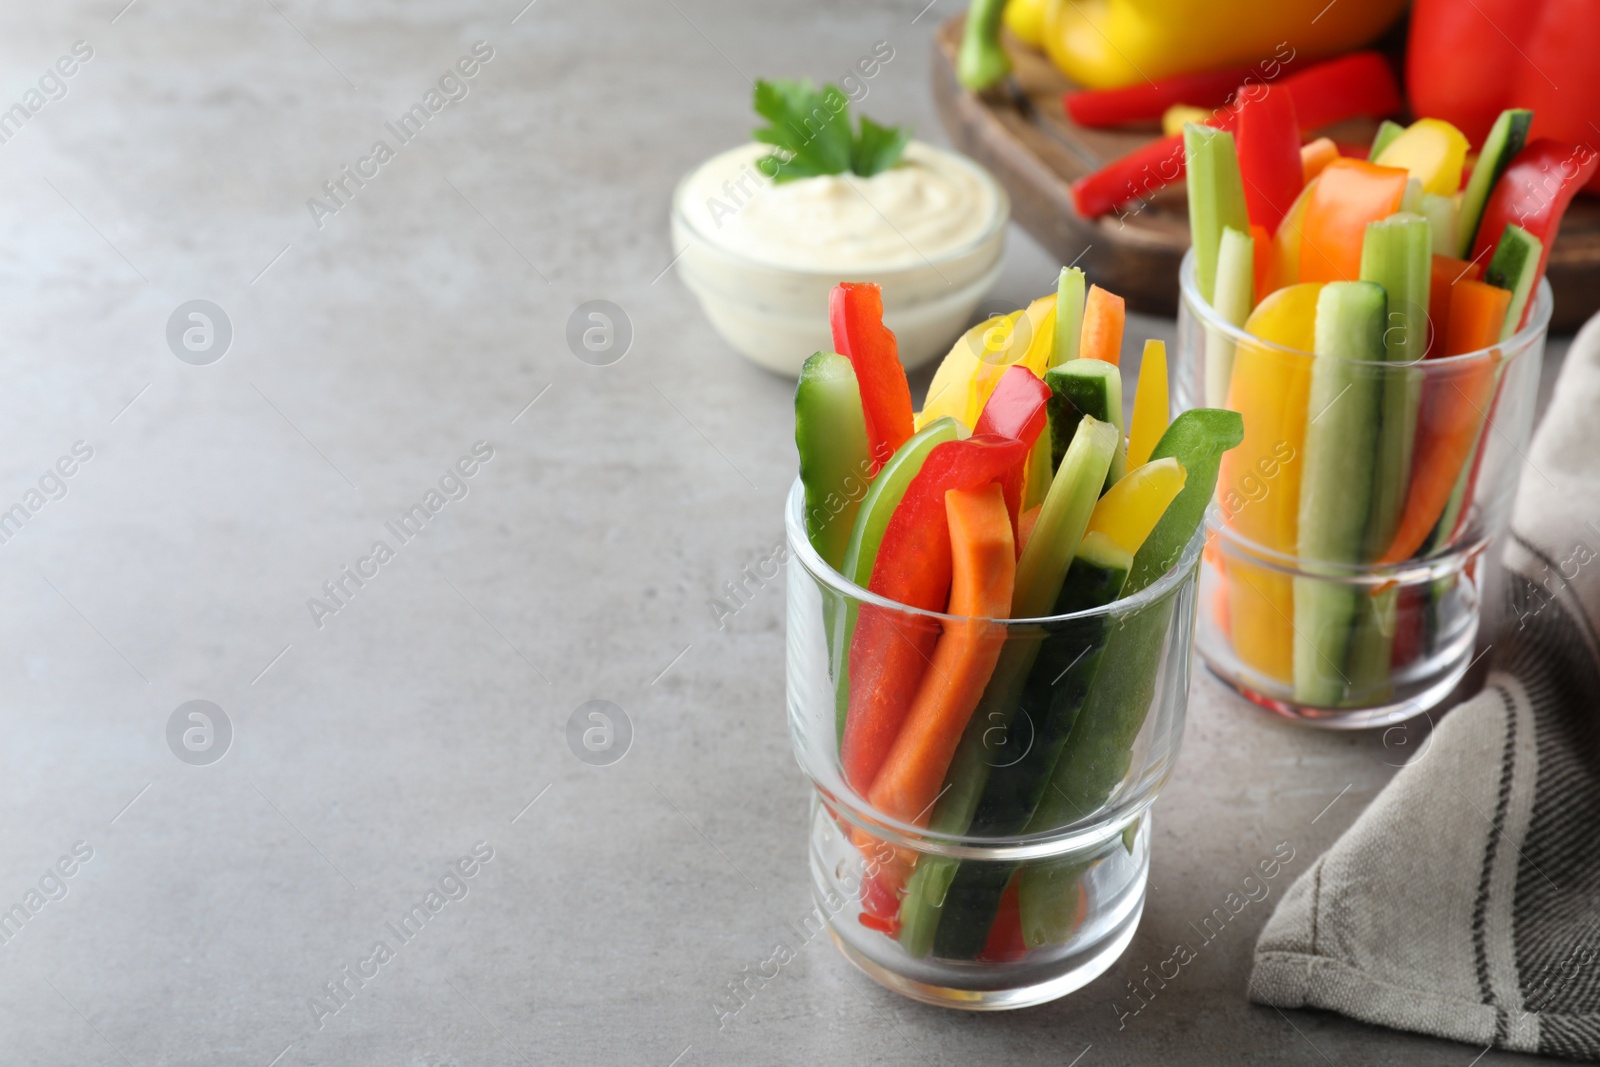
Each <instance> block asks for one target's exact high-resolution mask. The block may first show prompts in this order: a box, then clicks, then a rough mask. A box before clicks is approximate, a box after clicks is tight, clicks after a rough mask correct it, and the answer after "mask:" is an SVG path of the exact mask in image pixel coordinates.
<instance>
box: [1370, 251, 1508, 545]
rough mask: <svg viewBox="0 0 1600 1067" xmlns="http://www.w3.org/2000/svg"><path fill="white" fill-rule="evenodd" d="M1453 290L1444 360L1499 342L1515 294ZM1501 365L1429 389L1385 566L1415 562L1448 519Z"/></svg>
mask: <svg viewBox="0 0 1600 1067" xmlns="http://www.w3.org/2000/svg"><path fill="white" fill-rule="evenodd" d="M1451 290H1452V291H1451V294H1450V322H1449V326H1448V328H1447V330H1446V332H1445V337H1446V344H1445V354H1446V355H1460V354H1461V353H1464V352H1475V351H1477V350H1479V349H1481V348H1487V347H1489V346H1490V345H1493V344H1494V343H1495V342H1497V341H1498V340H1499V339H1500V330H1501V327H1502V326H1504V324H1505V317H1506V311H1507V309H1509V308H1510V306H1511V291H1510V290H1508V289H1501V288H1498V287H1497V286H1493V285H1488V284H1486V283H1484V282H1475V281H1470V280H1467V279H1463V280H1461V281H1459V282H1457V283H1456V284H1455V285H1453V286H1452V287H1451ZM1498 362H1499V357H1498V355H1496V356H1493V357H1491V358H1487V359H1480V360H1474V361H1472V362H1471V363H1470V364H1469V365H1468V366H1465V367H1463V368H1461V370H1460V371H1459V372H1458V373H1455V374H1452V375H1451V376H1449V377H1447V378H1446V379H1445V380H1444V381H1440V382H1431V383H1429V388H1428V389H1427V390H1425V392H1424V394H1423V398H1422V409H1421V414H1420V417H1419V418H1418V420H1417V445H1416V453H1415V458H1414V459H1413V460H1412V463H1411V491H1410V493H1409V494H1408V496H1407V497H1406V507H1405V511H1404V512H1403V513H1402V514H1401V516H1400V525H1399V527H1398V528H1397V529H1396V531H1395V535H1394V542H1393V543H1392V544H1390V546H1389V551H1387V552H1385V553H1384V554H1383V558H1382V559H1380V560H1379V561H1378V563H1379V564H1380V565H1383V564H1390V563H1399V562H1400V561H1402V560H1406V559H1410V558H1411V556H1412V554H1413V553H1414V552H1416V550H1417V549H1418V548H1420V547H1421V546H1422V542H1423V541H1425V540H1427V537H1428V533H1429V531H1430V530H1432V529H1433V527H1434V524H1435V523H1437V522H1438V521H1439V516H1440V515H1442V514H1444V509H1445V505H1446V504H1447V503H1449V500H1450V494H1451V493H1452V492H1453V491H1454V489H1455V484H1456V478H1457V477H1458V476H1459V475H1460V473H1461V465H1462V464H1463V463H1465V462H1466V461H1467V456H1468V454H1469V453H1471V451H1472V443H1473V442H1474V441H1475V440H1477V437H1478V428H1479V427H1480V426H1481V425H1482V423H1483V417H1484V416H1483V412H1484V411H1485V409H1486V408H1487V407H1488V405H1489V400H1490V398H1491V396H1492V395H1493V392H1494V385H1495V367H1496V364H1497V363H1498Z"/></svg>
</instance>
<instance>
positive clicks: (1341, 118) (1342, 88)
mask: <svg viewBox="0 0 1600 1067" xmlns="http://www.w3.org/2000/svg"><path fill="white" fill-rule="evenodd" d="M1279 84H1280V85H1281V86H1282V87H1283V88H1285V89H1287V90H1289V96H1290V97H1291V98H1292V99H1293V100H1294V113H1295V117H1296V118H1298V119H1299V120H1300V129H1301V131H1302V132H1304V133H1310V132H1311V131H1312V130H1320V129H1322V128H1323V127H1324V126H1332V125H1333V124H1334V123H1336V122H1346V121H1348V120H1350V119H1358V118H1367V119H1377V118H1383V117H1384V116H1386V115H1393V114H1394V113H1395V112H1397V111H1399V110H1400V104H1401V99H1400V83H1399V82H1397V81H1395V77H1394V71H1393V70H1392V69H1391V68H1390V66H1389V61H1388V60H1386V59H1384V58H1383V56H1382V55H1381V54H1379V53H1377V52H1351V53H1350V54H1349V55H1347V56H1340V57H1339V58H1338V59H1330V60H1328V62H1326V63H1318V64H1317V65H1316V66H1314V67H1307V68H1306V69H1305V70H1302V71H1300V72H1299V73H1298V74H1291V75H1289V76H1288V77H1287V78H1285V79H1283V81H1282V82H1281V83H1279Z"/></svg>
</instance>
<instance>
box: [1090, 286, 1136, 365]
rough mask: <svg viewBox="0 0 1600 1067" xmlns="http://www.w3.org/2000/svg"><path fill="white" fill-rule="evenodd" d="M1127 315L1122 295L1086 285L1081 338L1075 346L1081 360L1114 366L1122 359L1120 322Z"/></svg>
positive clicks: (1124, 319) (1121, 322)
mask: <svg viewBox="0 0 1600 1067" xmlns="http://www.w3.org/2000/svg"><path fill="white" fill-rule="evenodd" d="M1127 317H1128V314H1127V308H1126V306H1125V305H1124V303H1123V300H1122V297H1120V296H1117V295H1116V294H1115V293H1108V292H1106V291H1105V290H1104V289H1102V288H1100V287H1099V286H1098V285H1091V286H1090V287H1089V299H1088V300H1087V301H1086V302H1085V303H1084V306H1083V340H1082V342H1081V343H1080V344H1079V345H1078V356H1079V357H1080V358H1082V359H1098V360H1103V361H1104V362H1106V363H1109V364H1111V365H1112V366H1113V367H1115V366H1117V365H1119V364H1120V363H1121V362H1122V324H1123V322H1124V321H1126V319H1127Z"/></svg>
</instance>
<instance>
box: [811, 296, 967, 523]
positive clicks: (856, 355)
mask: <svg viewBox="0 0 1600 1067" xmlns="http://www.w3.org/2000/svg"><path fill="white" fill-rule="evenodd" d="M828 321H829V323H830V324H831V325H832V327H833V349H834V351H835V352H838V353H839V354H840V355H841V356H844V357H845V358H846V359H848V360H849V361H850V365H851V366H852V367H854V368H855V372H856V382H857V383H858V384H859V385H860V387H861V407H862V410H863V411H864V412H865V414H866V422H867V445H868V449H869V451H870V453H871V459H872V473H873V474H874V475H876V474H877V473H878V468H879V467H882V466H883V465H884V464H885V463H887V462H889V457H891V456H893V455H894V453H895V449H897V448H899V447H900V446H901V445H902V444H904V443H905V440H906V438H908V437H910V436H911V433H912V427H911V386H910V384H908V383H907V381H906V369H905V368H904V367H902V366H901V365H900V349H899V345H898V344H897V343H896V341H895V338H894V331H892V330H890V329H889V327H887V326H885V325H884V324H883V290H882V289H880V288H879V287H878V285H877V284H876V283H874V282H840V283H839V284H838V285H836V286H834V287H833V292H832V293H830V294H829V295H828ZM939 506H940V507H941V508H942V507H943V506H944V504H943V502H942V501H941V503H940V505H939Z"/></svg>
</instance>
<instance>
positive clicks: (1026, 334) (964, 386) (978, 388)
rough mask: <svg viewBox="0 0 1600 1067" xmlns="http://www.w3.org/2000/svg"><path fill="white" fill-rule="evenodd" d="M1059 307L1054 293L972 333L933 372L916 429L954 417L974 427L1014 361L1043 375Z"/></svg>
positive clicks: (966, 335) (971, 330)
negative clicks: (938, 420)
mask: <svg viewBox="0 0 1600 1067" xmlns="http://www.w3.org/2000/svg"><path fill="white" fill-rule="evenodd" d="M1055 307H1056V298H1055V294H1053V293H1052V294H1051V295H1049V296H1045V297H1041V298H1039V299H1038V300H1035V301H1034V302H1033V303H1032V304H1029V305H1028V308H1027V310H1026V311H1018V312H1013V313H1012V314H1010V315H1007V316H1005V317H1004V318H1003V319H1000V320H998V321H997V320H995V319H991V320H989V321H988V322H984V323H980V324H979V325H977V326H974V327H973V328H972V329H970V330H968V331H967V332H966V333H965V334H964V335H963V336H962V338H961V340H959V341H957V342H956V344H955V347H954V348H952V349H951V350H950V352H949V354H948V355H946V356H945V357H944V361H943V362H942V363H940V364H939V369H938V370H936V371H934V374H933V382H932V383H931V384H930V385H929V386H928V400H927V403H925V404H924V405H923V408H922V412H921V414H919V415H918V416H917V417H916V420H915V423H916V428H917V429H919V430H920V429H922V427H924V426H926V425H927V424H928V423H930V422H932V421H933V420H934V419H937V418H942V417H943V416H946V415H949V416H952V417H954V418H956V419H958V420H960V421H961V422H962V423H963V424H964V425H966V426H967V428H968V429H971V428H972V427H973V426H975V425H976V424H977V422H978V416H979V415H980V414H982V412H983V405H984V404H986V403H988V401H989V394H990V393H992V392H994V387H995V386H996V385H998V384H999V383H1000V376H1001V375H1002V374H1004V373H1005V372H1006V368H1007V367H1009V366H1011V365H1012V364H1013V363H1021V364H1022V365H1023V366H1025V367H1027V368H1028V369H1029V370H1031V371H1033V372H1034V373H1035V374H1037V375H1039V376H1041V377H1043V376H1044V372H1045V369H1046V365H1047V363H1048V361H1049V357H1050V347H1051V345H1052V344H1053V343H1054V341H1055Z"/></svg>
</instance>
